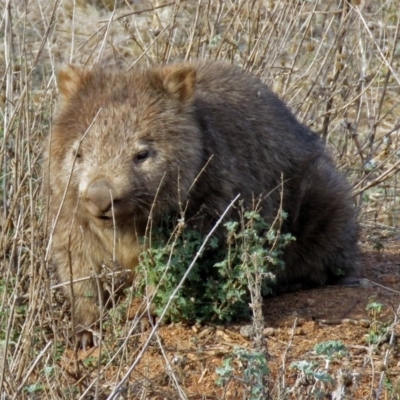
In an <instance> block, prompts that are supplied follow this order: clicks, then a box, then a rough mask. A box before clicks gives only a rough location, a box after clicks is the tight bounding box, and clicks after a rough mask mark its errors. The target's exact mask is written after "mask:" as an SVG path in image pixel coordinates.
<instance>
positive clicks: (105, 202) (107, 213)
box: [83, 179, 120, 219]
mask: <svg viewBox="0 0 400 400" xmlns="http://www.w3.org/2000/svg"><path fill="white" fill-rule="evenodd" d="M83 198H84V201H85V206H86V208H87V210H88V211H89V212H90V214H92V215H93V216H94V217H97V218H101V219H111V218H112V217H113V212H114V215H116V214H117V212H118V203H120V199H119V198H118V195H117V193H116V190H115V188H114V186H113V185H112V184H111V183H110V182H108V181H107V180H104V179H103V180H99V181H95V182H92V183H91V184H90V185H89V187H88V188H87V190H86V192H85V194H84V196H83ZM113 209H114V210H113Z"/></svg>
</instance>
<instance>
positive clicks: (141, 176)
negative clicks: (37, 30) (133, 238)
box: [48, 64, 203, 225]
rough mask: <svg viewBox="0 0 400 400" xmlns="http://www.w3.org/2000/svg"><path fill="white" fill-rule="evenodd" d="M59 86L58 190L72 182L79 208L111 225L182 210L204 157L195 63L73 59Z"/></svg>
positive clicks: (54, 172) (53, 166)
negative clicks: (113, 66)
mask: <svg viewBox="0 0 400 400" xmlns="http://www.w3.org/2000/svg"><path fill="white" fill-rule="evenodd" d="M58 88H59V94H60V99H59V107H58V112H57V115H56V118H55V121H54V126H53V132H52V135H51V140H50V145H49V150H48V151H49V158H50V187H51V190H52V192H53V196H54V195H55V191H56V190H55V189H58V190H57V192H58V197H60V198H61V195H62V193H63V192H64V190H65V188H66V187H68V191H67V197H68V198H69V199H71V198H72V199H76V204H78V206H77V212H78V214H79V215H80V216H81V217H82V218H89V219H91V220H93V221H96V223H99V224H105V225H107V224H108V225H110V224H112V223H113V221H115V222H116V223H117V224H118V223H120V224H124V223H132V222H133V220H132V219H134V220H135V219H136V220H137V221H139V220H146V219H147V217H148V215H149V212H150V210H152V215H153V216H157V217H158V216H160V215H163V214H164V213H165V212H168V211H169V210H171V208H175V209H178V204H179V202H180V201H184V200H185V196H186V194H187V192H188V190H189V188H190V186H191V185H192V184H193V182H194V180H195V178H196V176H197V174H198V172H199V171H200V170H201V167H202V162H203V160H202V150H201V149H202V145H201V138H200V134H199V130H198V127H197V124H196V120H195V118H194V113H193V98H194V91H195V70H194V69H193V67H192V66H189V65H185V64H180V65H174V66H168V67H164V68H156V69H149V70H133V71H130V72H115V71H107V70H103V69H96V68H95V69H93V70H89V69H86V68H79V67H76V66H72V65H70V66H67V67H65V68H64V69H62V70H61V71H60V72H59V75H58ZM56 196H57V195H56ZM59 200H61V199H59ZM70 203H71V202H70ZM71 211H72V210H71Z"/></svg>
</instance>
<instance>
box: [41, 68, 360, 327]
mask: <svg viewBox="0 0 400 400" xmlns="http://www.w3.org/2000/svg"><path fill="white" fill-rule="evenodd" d="M58 88H59V92H60V104H59V108H58V111H57V114H56V117H55V120H54V124H53V130H52V134H51V136H50V140H49V145H48V149H47V160H46V164H47V165H48V166H49V169H48V178H47V180H48V185H49V194H50V219H49V220H50V223H51V224H52V227H53V226H54V223H55V227H54V231H53V235H52V260H53V262H54V264H55V266H56V269H57V272H58V277H59V279H60V281H61V283H65V284H66V285H65V286H64V289H65V293H66V295H67V297H68V298H70V299H71V297H72V295H71V285H70V284H69V282H71V281H72V280H73V281H74V284H73V297H74V299H75V301H74V304H73V306H74V307H73V308H74V314H75V318H76V322H77V326H78V329H79V330H80V329H85V328H88V327H90V326H91V325H92V324H94V323H95V322H96V321H97V320H98V318H99V315H100V314H99V307H100V306H101V299H102V296H103V294H102V293H101V291H102V289H101V285H98V284H97V282H96V279H94V278H93V276H94V273H99V272H100V270H101V266H102V265H103V264H105V263H109V262H110V260H113V261H114V265H118V266H119V267H118V268H120V269H121V270H122V269H124V270H129V271H133V270H134V268H135V266H136V265H137V263H138V255H139V253H140V246H139V244H138V237H140V236H143V235H144V233H145V230H146V226H147V224H148V222H149V219H151V222H152V225H153V226H154V225H155V224H157V223H158V222H160V221H161V219H162V218H163V217H165V216H166V215H171V213H176V215H179V211H181V210H186V211H185V218H186V221H188V222H189V223H190V221H191V220H194V221H196V220H197V218H198V216H199V215H200V214H199V212H200V210H201V219H200V220H202V221H203V223H202V224H200V223H198V224H197V225H195V226H197V227H199V229H209V228H210V227H211V226H212V224H213V223H214V222H215V221H216V219H217V218H218V216H219V215H221V214H222V213H223V211H224V210H225V209H226V207H227V205H228V204H229V203H230V201H231V200H232V199H233V198H234V197H235V196H236V195H237V194H239V193H240V195H241V199H243V201H244V203H245V205H247V207H248V208H251V205H252V201H253V200H254V199H255V198H258V197H259V196H262V203H261V214H262V215H263V216H264V217H265V218H266V219H267V220H273V218H274V217H275V216H276V213H277V212H278V210H279V207H280V204H281V195H282V198H283V206H282V207H283V209H284V210H285V211H286V212H287V213H288V218H287V219H286V221H285V224H284V226H283V228H282V229H283V230H284V231H287V232H290V233H291V234H292V235H293V236H295V237H296V241H295V242H293V243H291V244H290V245H289V246H288V247H287V249H286V252H285V257H284V261H285V263H286V268H285V270H284V272H282V273H281V275H279V276H278V281H280V282H282V283H283V284H285V283H291V282H301V281H307V282H314V283H316V284H323V283H326V282H327V280H328V279H329V278H330V277H331V276H334V275H335V274H337V273H338V271H339V270H340V271H343V272H346V271H349V270H350V269H351V268H352V267H353V266H354V264H355V261H356V260H355V259H356V255H357V225H356V222H355V218H354V209H353V206H352V201H351V196H350V187H349V185H348V184H347V183H346V180H345V178H344V177H343V176H342V175H341V174H340V173H339V172H338V171H337V170H336V169H335V167H334V165H333V163H332V161H331V158H330V156H329V155H328V153H327V151H326V149H325V147H324V144H323V143H322V141H321V140H320V139H319V137H318V136H317V135H316V134H315V133H313V132H311V131H310V130H309V129H307V128H306V127H304V126H303V125H301V124H300V123H299V122H298V121H297V120H296V119H295V117H294V116H293V115H292V114H291V112H290V111H289V110H288V109H287V108H286V106H285V105H284V104H283V102H282V101H280V100H279V99H278V98H277V97H276V96H275V95H274V94H273V93H272V92H271V91H270V90H269V89H268V87H266V86H265V85H264V84H263V83H262V82H261V81H260V80H259V79H258V78H256V77H253V76H251V75H249V74H247V73H245V72H244V71H242V70H241V69H239V68H236V67H233V66H231V65H228V64H225V63H220V62H211V61H207V62H196V63H182V64H175V65H169V66H165V67H155V68H150V69H133V70H131V71H128V72H121V71H113V70H104V69H101V68H94V69H92V70H89V69H86V68H79V67H76V66H67V67H65V68H64V69H62V70H61V71H60V73H59V75H58ZM235 213H236V211H233V212H232V213H231V217H235ZM90 276H91V278H90V279H87V277H90ZM130 276H131V278H130V279H132V276H133V275H132V274H131V275H130ZM84 278H86V279H84ZM130 279H128V278H127V281H129V280H130ZM99 291H100V292H99Z"/></svg>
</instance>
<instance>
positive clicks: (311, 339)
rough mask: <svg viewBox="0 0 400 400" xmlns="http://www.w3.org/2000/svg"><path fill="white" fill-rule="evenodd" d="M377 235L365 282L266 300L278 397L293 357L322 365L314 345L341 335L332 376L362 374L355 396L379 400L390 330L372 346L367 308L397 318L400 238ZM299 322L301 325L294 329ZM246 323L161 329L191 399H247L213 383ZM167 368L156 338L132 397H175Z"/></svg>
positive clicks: (390, 368)
mask: <svg viewBox="0 0 400 400" xmlns="http://www.w3.org/2000/svg"><path fill="white" fill-rule="evenodd" d="M373 237H374V242H372V241H368V240H364V242H363V243H362V250H363V253H362V256H361V260H360V266H359V276H360V277H361V278H365V279H364V280H363V284H362V285H360V286H355V287H344V286H328V287H323V288H317V289H313V290H306V291H299V292H295V293H288V294H283V295H280V296H277V297H275V298H270V299H266V301H265V311H264V316H265V321H266V327H268V328H272V329H269V330H268V331H269V332H270V334H269V336H268V338H267V346H268V353H269V356H270V358H269V362H268V364H269V368H270V370H271V376H270V380H269V384H270V386H271V387H272V388H275V389H274V391H273V394H274V395H273V398H280V397H279V395H278V392H277V391H276V388H277V387H278V386H279V383H282V379H283V374H282V368H283V366H284V365H285V366H286V367H285V374H284V376H285V386H286V387H293V385H294V383H295V381H296V377H297V375H296V372H295V371H294V370H292V369H290V368H289V366H290V364H291V362H293V361H300V360H308V361H311V360H315V361H319V363H320V365H321V367H323V366H324V361H323V360H322V359H321V358H318V357H317V356H316V355H315V353H314V352H313V348H314V345H315V344H317V343H320V342H324V341H327V340H341V341H342V342H343V343H344V344H345V345H346V347H347V349H348V355H347V356H346V357H345V358H344V359H342V360H341V361H340V362H338V361H333V362H332V366H331V372H332V373H334V372H335V371H336V370H337V369H338V368H342V369H343V368H348V369H349V370H351V371H354V372H356V373H358V374H359V380H358V385H357V387H355V386H354V387H353V391H352V395H351V396H352V397H349V398H354V399H370V398H375V397H373V390H374V389H376V388H377V387H378V385H379V379H380V376H381V371H382V370H383V360H384V357H385V352H386V351H387V349H388V348H389V346H388V343H389V338H390V335H388V338H387V339H386V340H383V342H382V343H381V344H380V345H378V346H377V349H376V350H374V351H372V350H371V349H372V348H371V347H369V346H368V343H367V341H366V337H367V335H368V334H369V333H370V332H371V330H372V329H373V325H371V321H373V317H372V316H371V315H370V314H369V313H368V312H367V311H366V307H367V305H368V304H369V303H370V302H371V301H372V300H373V301H376V302H379V303H382V304H383V305H384V308H383V312H382V313H381V315H379V317H378V323H379V324H381V325H382V324H384V323H387V324H391V323H393V321H394V319H395V315H396V312H398V307H399V305H400V270H399V269H400V255H399V254H398V250H397V247H398V245H397V243H399V241H398V238H397V237H393V236H392V237H391V238H390V239H388V238H386V237H385V234H382V233H378V235H375V236H373ZM382 245H383V248H382V249H381V250H379V251H378V250H374V249H373V248H374V247H375V248H376V247H378V248H380V247H382ZM294 324H296V328H295V329H294V334H293V329H292V327H293V326H294ZM243 325H245V324H243ZM241 327H242V326H239V325H235V326H229V327H226V326H225V327H216V326H210V325H209V326H195V327H193V326H192V327H189V326H183V325H176V324H175V325H168V326H162V327H161V328H160V330H159V339H160V343H162V348H163V350H164V354H165V356H166V358H167V359H168V361H169V362H170V363H171V367H172V369H173V371H174V372H175V376H176V378H177V380H178V381H179V385H180V387H181V388H182V390H184V392H185V393H186V396H187V397H188V398H189V399H222V398H226V399H243V385H242V384H241V383H240V381H232V382H231V383H230V384H228V385H227V387H226V388H225V389H226V392H225V397H224V396H223V395H224V391H223V389H222V388H221V387H219V386H217V385H216V383H215V381H216V379H217V377H218V376H217V375H216V373H215V369H216V368H217V367H220V366H221V365H222V362H223V359H224V358H226V357H229V356H230V355H231V352H232V350H233V349H234V348H235V346H240V347H243V348H248V349H251V347H252V342H251V340H250V339H248V338H244V337H243V336H242V335H241V334H240V328H241ZM395 332H396V333H397V337H399V338H400V329H399V326H397V327H396V328H395ZM147 334H148V332H145V333H144V334H142V335H138V337H137V338H136V340H132V343H130V344H129V349H127V354H129V359H130V360H134V356H133V355H134V354H135V352H137V351H138V349H139V348H140V343H144V341H145V340H146V338H147ZM397 337H396V339H395V341H394V346H393V347H392V348H391V353H390V354H391V355H390V357H389V361H388V365H387V367H386V376H387V378H388V379H389V380H390V381H391V382H394V383H396V380H397V376H400V363H399V361H398V360H399V359H400V357H399V354H398V352H399V347H400V346H399V342H400V339H398V338H397ZM108 350H111V349H108ZM90 355H91V356H96V355H97V350H96V349H94V350H90V351H89V352H87V353H84V352H81V353H80V358H81V359H85V358H86V359H87V358H88V357H89V356H90ZM70 356H72V351H67V352H66V353H65V354H64V366H65V368H66V369H67V370H68V369H69V370H73V368H74V364H73V363H69V362H68V360H70ZM95 364H96V363H95ZM129 364H130V363H129V362H128V363H127V364H126V365H123V367H122V373H121V372H120V375H119V376H120V377H121V376H122V375H123V374H124V373H125V371H126V370H127V368H128V367H129ZM232 365H233V366H234V367H235V369H236V372H235V374H236V375H237V376H239V375H240V371H239V369H240V364H239V362H238V361H235V360H233V361H232ZM96 370H97V367H96V368H94V367H92V368H91V369H90V368H88V367H86V371H85V373H88V375H87V376H91V377H92V379H93V378H94V376H96V375H95V374H96ZM166 371H167V368H166V361H165V358H164V356H163V354H162V352H161V350H160V344H159V342H157V340H155V341H154V342H153V343H152V344H151V346H150V347H149V349H148V350H147V351H146V353H145V355H144V357H143V359H142V360H141V362H140V364H139V366H138V368H137V369H136V370H135V372H134V374H133V375H132V376H131V379H130V384H129V386H128V393H129V395H128V398H135V394H137V396H139V394H140V393H142V391H143V386H147V388H148V389H147V394H146V395H145V397H141V398H146V399H176V398H178V395H177V390H176V387H175V386H174V383H173V381H172V380H171V379H170V377H169V376H168V374H167V372H166ZM113 373H115V374H116V373H117V368H116V367H115V368H113V369H112V368H108V369H107V374H106V376H107V377H108V379H109V380H110V382H115V381H113V379H115V376H113ZM89 381H90V380H89ZM71 383H72V382H71ZM399 384H400V383H399ZM111 386H112V385H111ZM301 390H303V391H304V393H305V391H306V390H307V385H304V386H303V387H302V388H299V389H297V390H296V391H295V392H294V394H293V395H292V398H299V393H300V391H301ZM385 390H386V389H385ZM385 390H383V391H382V394H381V397H380V398H382V399H383V398H384V399H386V398H387V399H390V398H393V399H395V398H398V397H391V396H390V393H389V392H386V391H385ZM105 393H109V389H108V391H107V390H105ZM130 396H133V397H130ZM311 398H312V397H311Z"/></svg>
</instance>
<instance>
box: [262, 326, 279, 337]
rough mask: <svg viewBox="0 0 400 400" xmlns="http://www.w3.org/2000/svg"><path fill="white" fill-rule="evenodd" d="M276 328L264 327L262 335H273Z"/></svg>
mask: <svg viewBox="0 0 400 400" xmlns="http://www.w3.org/2000/svg"><path fill="white" fill-rule="evenodd" d="M275 333H276V330H275V328H265V329H264V330H263V334H264V336H275Z"/></svg>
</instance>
